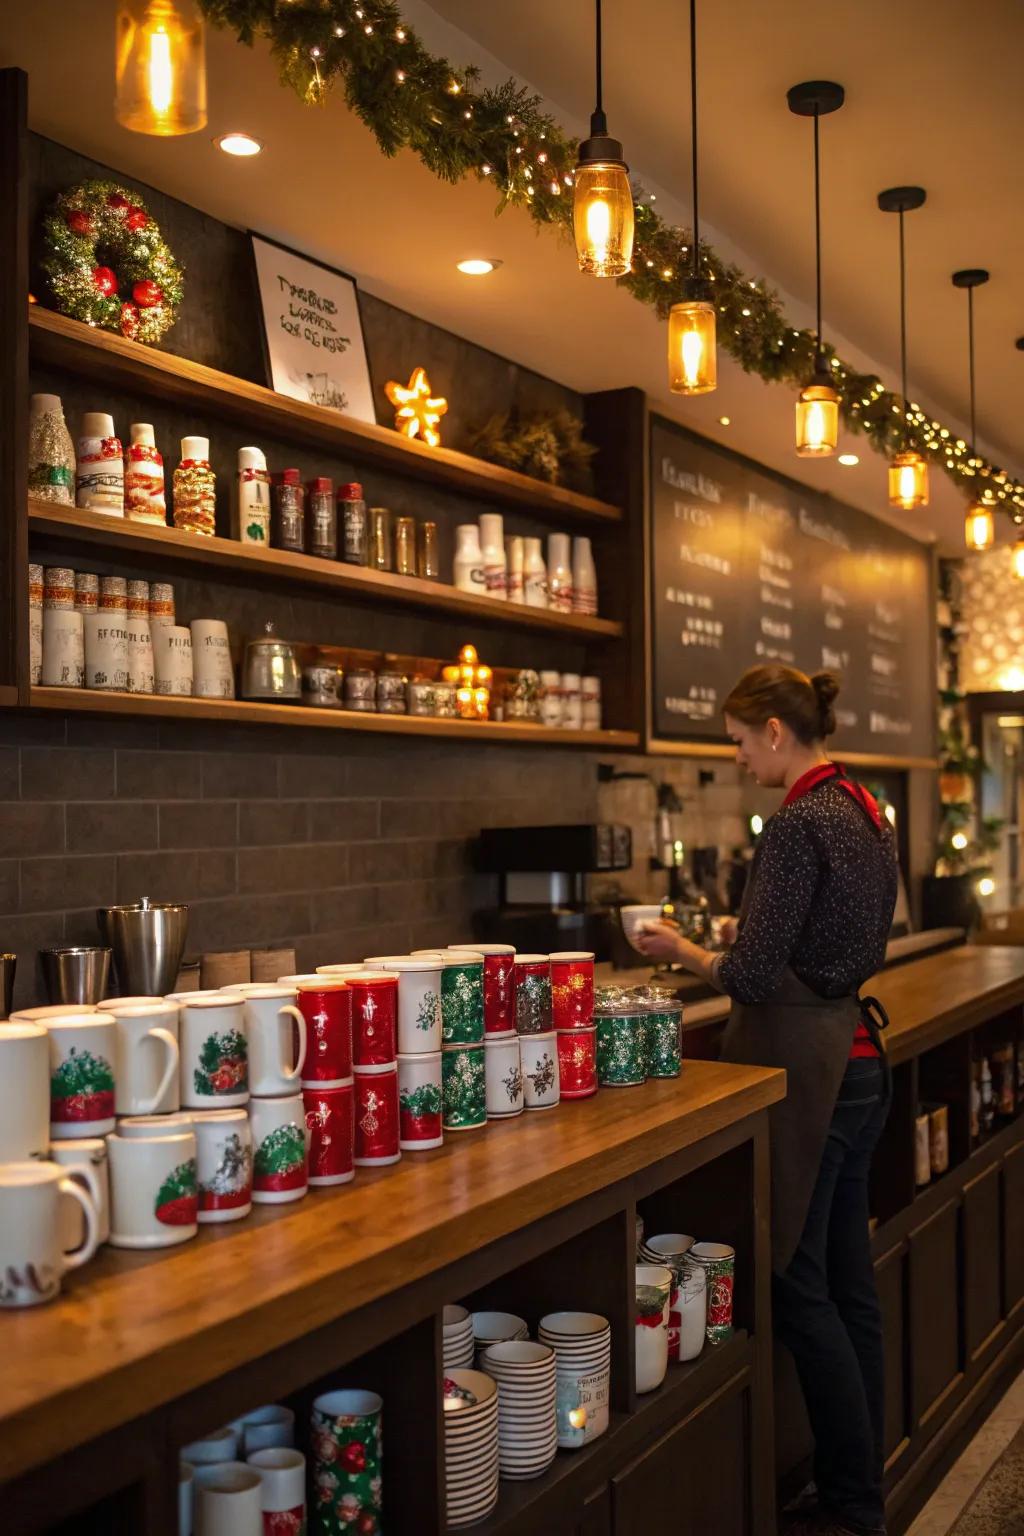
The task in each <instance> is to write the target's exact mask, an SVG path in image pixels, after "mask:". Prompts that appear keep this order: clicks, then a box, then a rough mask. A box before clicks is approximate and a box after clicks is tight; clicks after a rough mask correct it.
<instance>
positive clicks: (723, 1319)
mask: <svg viewBox="0 0 1024 1536" xmlns="http://www.w3.org/2000/svg"><path fill="white" fill-rule="evenodd" d="M688 1257H689V1258H690V1259H692V1260H693V1262H694V1263H695V1264H699V1265H700V1266H701V1268H702V1269H703V1271H704V1273H705V1274H706V1276H707V1282H708V1299H707V1325H706V1333H707V1340H708V1343H709V1344H722V1343H724V1342H725V1340H726V1339H729V1338H731V1337H732V1331H733V1313H732V1308H733V1287H734V1285H735V1282H736V1250H735V1249H734V1248H730V1247H729V1245H728V1243H694V1245H693V1247H692V1248H691V1249H690V1252H689V1255H688Z"/></svg>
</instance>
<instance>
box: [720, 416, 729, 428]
mask: <svg viewBox="0 0 1024 1536" xmlns="http://www.w3.org/2000/svg"><path fill="white" fill-rule="evenodd" d="M731 421H732V417H731V416H719V418H718V425H719V426H720V427H727V426H728V425H729V424H730V422H731Z"/></svg>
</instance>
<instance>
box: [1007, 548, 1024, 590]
mask: <svg viewBox="0 0 1024 1536" xmlns="http://www.w3.org/2000/svg"><path fill="white" fill-rule="evenodd" d="M1010 563H1011V565H1012V567H1013V574H1014V575H1015V576H1016V578H1017V580H1018V581H1024V538H1018V539H1017V540H1016V541H1015V542H1014V546H1013V554H1012V555H1011V556H1010Z"/></svg>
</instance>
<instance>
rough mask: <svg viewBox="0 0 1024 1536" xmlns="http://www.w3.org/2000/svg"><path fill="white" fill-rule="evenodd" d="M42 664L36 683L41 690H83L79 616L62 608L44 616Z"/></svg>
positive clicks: (82, 626) (45, 613) (83, 632)
mask: <svg viewBox="0 0 1024 1536" xmlns="http://www.w3.org/2000/svg"><path fill="white" fill-rule="evenodd" d="M42 617H43V649H42V661H41V665H40V669H39V677H38V678H37V679H36V681H37V682H41V683H42V685H43V687H44V688H82V687H84V686H85V627H84V624H83V622H82V615H81V614H80V613H76V612H71V613H69V612H68V611H67V609H64V608H53V609H47V610H46V611H45V612H44V613H43V616H42Z"/></svg>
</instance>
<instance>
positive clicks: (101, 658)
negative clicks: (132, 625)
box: [83, 610, 129, 693]
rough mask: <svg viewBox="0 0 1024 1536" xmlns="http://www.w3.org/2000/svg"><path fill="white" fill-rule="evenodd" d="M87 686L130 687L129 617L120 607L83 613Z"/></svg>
mask: <svg viewBox="0 0 1024 1536" xmlns="http://www.w3.org/2000/svg"><path fill="white" fill-rule="evenodd" d="M83 623H84V628H85V686H86V687H87V688H95V689H97V690H98V691H100V692H102V693H126V692H127V690H128V680H129V672H128V620H127V617H126V616H125V615H124V614H119V613H117V612H116V611H115V612H111V611H103V610H101V611H99V612H97V613H87V614H85V615H84V616H83Z"/></svg>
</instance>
